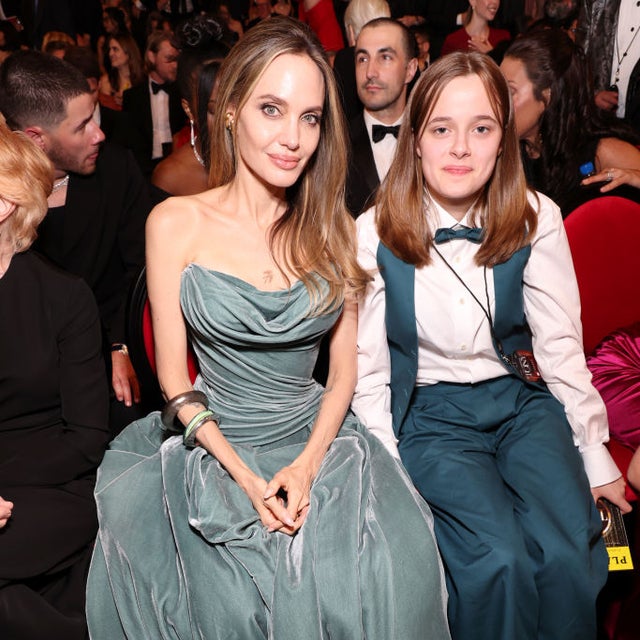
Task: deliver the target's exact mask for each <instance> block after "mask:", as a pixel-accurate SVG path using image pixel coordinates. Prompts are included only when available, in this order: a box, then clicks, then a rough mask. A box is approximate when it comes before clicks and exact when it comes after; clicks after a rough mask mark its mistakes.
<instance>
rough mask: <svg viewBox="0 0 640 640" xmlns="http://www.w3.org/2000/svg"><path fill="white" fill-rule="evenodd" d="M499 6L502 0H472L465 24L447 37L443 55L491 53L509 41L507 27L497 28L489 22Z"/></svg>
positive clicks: (509, 36)
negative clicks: (469, 52) (468, 52)
mask: <svg viewBox="0 0 640 640" xmlns="http://www.w3.org/2000/svg"><path fill="white" fill-rule="evenodd" d="M499 7H500V0H470V2H469V9H468V10H467V13H466V15H465V18H464V26H463V27H462V28H461V29H458V30H457V31H454V32H453V33H450V34H449V35H448V36H447V37H446V39H445V41H444V44H443V45H442V51H441V55H443V56H444V55H446V54H447V53H451V52H452V51H478V52H480V53H491V52H494V49H496V47H498V45H500V43H506V42H507V41H509V40H510V39H511V34H510V33H509V32H508V31H507V30H506V29H495V28H494V27H492V26H490V24H489V23H490V22H491V21H492V20H493V19H494V18H495V17H496V13H497V12H498V9H499ZM504 46H505V45H503V47H504ZM494 53H496V54H497V52H494ZM492 57H494V58H495V57H498V58H499V57H500V56H499V54H498V55H497V56H496V55H494V56H492Z"/></svg>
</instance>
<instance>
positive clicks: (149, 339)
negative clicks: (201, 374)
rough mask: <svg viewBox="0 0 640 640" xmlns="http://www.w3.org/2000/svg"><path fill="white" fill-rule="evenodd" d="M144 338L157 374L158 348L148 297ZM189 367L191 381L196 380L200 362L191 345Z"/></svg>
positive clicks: (143, 313) (144, 314) (145, 346)
mask: <svg viewBox="0 0 640 640" xmlns="http://www.w3.org/2000/svg"><path fill="white" fill-rule="evenodd" d="M142 338H143V340H144V350H145V353H146V355H147V360H148V361H149V366H150V367H151V370H152V371H153V373H154V374H155V375H157V368H156V349H155V343H154V340H153V324H152V322H151V307H150V305H149V300H148V299H147V300H146V302H145V304H144V309H143V312H142ZM187 367H188V369H189V378H190V379H191V382H195V379H196V376H197V375H198V363H197V360H196V356H195V354H194V353H193V350H192V349H191V347H189V351H188V352H187Z"/></svg>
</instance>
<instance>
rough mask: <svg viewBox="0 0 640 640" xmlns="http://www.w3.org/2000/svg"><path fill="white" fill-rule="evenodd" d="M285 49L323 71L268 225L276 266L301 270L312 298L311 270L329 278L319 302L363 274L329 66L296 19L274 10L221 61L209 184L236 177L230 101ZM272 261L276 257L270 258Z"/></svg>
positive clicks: (237, 100) (337, 298)
mask: <svg viewBox="0 0 640 640" xmlns="http://www.w3.org/2000/svg"><path fill="white" fill-rule="evenodd" d="M283 54H294V55H303V56H308V57H309V58H310V59H311V60H312V61H313V62H314V63H315V64H316V66H317V67H318V69H319V70H320V72H321V74H322V77H323V78H324V87H325V95H324V104H323V110H322V118H321V120H320V140H319V142H318V147H317V148H316V151H315V153H314V154H313V156H312V157H311V159H310V160H309V163H308V164H307V166H306V167H305V170H304V172H303V173H302V175H301V176H300V178H299V179H298V181H297V182H296V184H294V185H293V186H292V187H290V188H289V189H287V192H286V201H287V208H286V211H285V213H284V214H283V215H282V217H281V218H280V219H279V220H278V221H277V222H276V224H275V225H274V227H273V229H272V232H271V238H270V244H271V251H272V254H273V255H274V258H275V256H276V255H277V256H282V259H281V262H282V264H279V266H280V268H281V269H283V270H287V271H289V272H290V273H293V274H295V275H296V277H298V278H300V279H301V280H302V281H303V282H304V284H305V286H307V288H308V289H309V291H310V293H311V294H312V295H313V296H314V297H315V299H316V300H317V299H318V298H317V296H316V295H315V294H317V293H319V290H318V287H317V283H316V282H315V279H314V277H313V275H312V274H313V273H316V274H318V275H319V276H321V277H322V278H323V279H324V280H326V281H327V282H328V283H329V295H328V298H327V299H326V300H324V301H323V302H324V304H321V310H323V309H326V308H332V307H335V306H337V305H338V304H340V303H341V302H342V300H343V298H344V294H345V291H349V292H350V293H352V294H354V295H359V294H361V293H362V292H363V291H364V288H365V286H366V283H367V281H368V280H369V277H368V275H367V274H366V272H365V271H364V270H363V269H362V268H361V267H360V266H359V264H358V262H357V259H356V239H355V225H354V223H353V219H352V218H351V216H350V215H349V213H348V211H347V209H346V206H345V203H344V183H345V176H346V173H347V148H346V139H347V133H346V125H345V122H344V116H343V114H342V108H341V106H340V99H339V96H338V92H337V88H336V84H335V80H334V78H333V72H332V70H331V67H330V66H329V64H328V62H327V58H326V55H325V53H324V50H323V49H322V46H321V45H320V43H319V42H318V40H317V38H316V37H315V35H314V34H313V32H311V31H310V30H309V29H308V27H307V26H306V25H304V24H302V23H301V22H299V21H298V20H293V19H291V18H285V17H272V18H270V19H269V20H263V21H261V22H260V23H259V24H258V25H256V26H255V27H253V28H252V29H251V30H250V31H248V32H247V34H246V36H245V37H244V38H243V39H242V40H241V41H240V42H239V43H238V44H236V45H235V46H234V47H233V49H232V50H231V52H230V53H229V55H228V56H227V58H225V60H224V62H223V63H222V66H221V68H220V75H219V78H220V84H219V87H218V93H217V97H216V103H217V104H218V105H219V106H218V107H217V108H216V109H215V113H214V118H213V123H212V126H211V129H210V135H211V156H210V157H211V169H210V172H209V185H210V186H211V187H217V186H222V185H225V184H228V183H230V182H231V181H233V179H234V178H235V174H236V161H237V154H236V149H235V131H234V129H233V127H231V128H229V129H227V128H226V122H225V118H226V112H227V111H228V109H229V108H233V110H234V111H235V113H236V118H237V115H238V114H239V113H240V111H241V110H242V108H243V107H244V105H245V104H246V102H247V100H248V98H249V96H250V94H251V92H252V91H253V89H254V87H255V86H256V84H257V83H258V81H259V80H260V78H261V77H262V74H263V73H264V72H265V70H266V68H267V67H268V66H269V64H271V62H272V61H273V60H274V59H275V58H277V57H278V56H281V55H283ZM276 263H278V260H276Z"/></svg>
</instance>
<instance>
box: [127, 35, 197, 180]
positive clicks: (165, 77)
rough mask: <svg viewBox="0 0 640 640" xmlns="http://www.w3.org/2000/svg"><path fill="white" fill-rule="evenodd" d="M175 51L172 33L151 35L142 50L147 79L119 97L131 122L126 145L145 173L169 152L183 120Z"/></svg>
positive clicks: (176, 51)
mask: <svg viewBox="0 0 640 640" xmlns="http://www.w3.org/2000/svg"><path fill="white" fill-rule="evenodd" d="M178 53H179V52H178V45H177V43H176V42H175V40H174V37H173V35H171V34H169V33H165V32H157V33H153V34H151V35H150V36H149V39H148V41H147V48H146V51H145V65H146V67H147V72H148V79H147V81H146V82H142V83H141V84H139V85H137V86H135V87H132V88H131V89H127V90H126V91H125V92H124V94H123V96H122V110H123V111H124V112H125V113H126V115H127V118H128V120H129V125H130V135H129V136H128V138H129V140H130V144H129V147H130V148H131V150H132V151H133V154H134V155H135V157H136V160H137V161H138V164H139V165H140V168H141V169H142V172H143V174H144V175H146V176H150V175H151V172H152V171H153V169H154V167H155V166H156V164H157V163H158V162H159V161H160V160H162V158H164V157H166V156H167V155H169V154H170V153H171V150H172V136H173V134H174V133H177V132H178V131H179V130H180V129H181V128H182V126H183V125H184V123H185V117H186V116H185V114H184V111H183V110H182V106H181V102H180V93H179V91H178V88H177V86H176V85H175V79H176V73H177V70H178Z"/></svg>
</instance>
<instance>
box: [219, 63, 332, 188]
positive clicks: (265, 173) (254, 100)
mask: <svg viewBox="0 0 640 640" xmlns="http://www.w3.org/2000/svg"><path fill="white" fill-rule="evenodd" d="M324 95H325V86H324V78H323V77H322V73H321V72H320V69H318V67H317V66H316V64H315V63H314V62H313V61H312V60H311V58H309V57H308V56H306V55H294V54H282V55H280V56H278V57H277V58H275V60H273V62H271V63H270V64H269V65H268V66H267V68H266V70H265V71H264V73H263V74H262V77H261V78H260V80H259V81H258V83H257V84H256V86H255V88H254V90H253V91H252V92H251V94H250V95H249V98H248V100H247V101H246V103H245V104H244V106H243V107H242V110H241V111H240V113H239V114H237V115H236V116H235V119H236V122H235V140H236V154H237V166H238V172H237V175H238V177H241V176H243V177H246V176H250V177H251V178H252V179H257V180H258V181H259V182H261V183H262V184H263V185H267V186H269V187H275V188H277V189H283V188H286V187H290V186H291V185H293V184H294V183H295V182H296V180H297V179H298V178H299V177H300V175H301V174H302V172H303V170H304V168H305V166H306V165H307V162H309V159H310V158H311V156H312V155H313V154H314V152H315V150H316V148H317V146H318V141H319V140H320V120H321V118H322V108H323V104H324ZM229 111H233V110H232V109H229Z"/></svg>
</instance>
